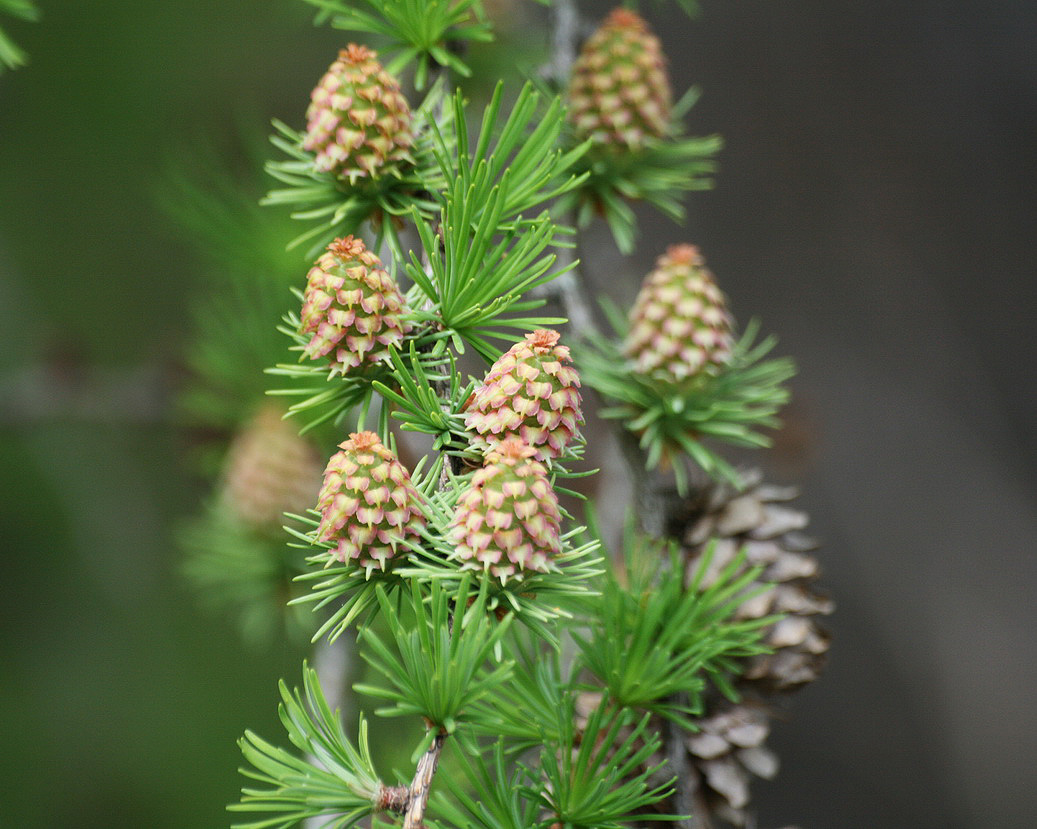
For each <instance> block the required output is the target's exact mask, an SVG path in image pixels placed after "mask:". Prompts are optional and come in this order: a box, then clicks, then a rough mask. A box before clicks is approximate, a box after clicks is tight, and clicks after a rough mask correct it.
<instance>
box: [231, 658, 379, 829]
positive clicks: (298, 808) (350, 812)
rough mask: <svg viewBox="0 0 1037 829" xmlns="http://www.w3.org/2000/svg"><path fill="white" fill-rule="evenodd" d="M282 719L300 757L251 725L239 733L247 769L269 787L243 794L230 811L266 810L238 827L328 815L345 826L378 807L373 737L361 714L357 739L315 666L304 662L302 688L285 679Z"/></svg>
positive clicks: (282, 826)
mask: <svg viewBox="0 0 1037 829" xmlns="http://www.w3.org/2000/svg"><path fill="white" fill-rule="evenodd" d="M280 689H281V700H282V701H281V704H280V706H279V709H278V710H279V713H280V717H281V722H282V723H283V724H284V727H285V729H286V731H287V732H288V738H289V740H290V741H291V743H292V745H294V746H295V747H296V749H297V750H299V751H301V752H303V754H304V755H305V756H304V757H300V756H298V755H296V754H293V753H292V752H289V751H286V750H284V749H282V748H278V747H276V746H275V745H273V744H271V743H269V742H267V741H266V740H264V739H263V738H262V737H260V736H259V735H257V734H255V733H253V732H251V731H246V732H245V736H244V737H243V738H242V739H241V740H240V741H239V745H240V746H241V752H242V754H243V755H244V757H245V759H246V760H247V761H248V762H249V763H250V764H251V766H252V768H242V769H241V773H242V774H243V775H245V776H246V777H248V778H250V779H252V780H256V781H258V782H259V783H261V784H264V785H265V788H254V787H251V786H250V787H246V788H243V789H242V793H241V802H240V803H236V804H233V805H231V806H228V807H227V808H228V809H229V810H230V811H232V812H259V813H263V814H266V815H270V814H271V813H273V815H274V816H273V817H264V818H261V819H258V820H254V821H250V822H248V823H236V824H234V829H287V827H290V826H296V825H297V824H298V823H299V822H301V821H304V820H306V819H308V818H325V819H326V821H327V822H325V823H323V824H322V825H323V826H327V827H335V829H345V827H349V826H353V825H355V824H356V823H358V822H359V821H361V820H363V819H364V818H366V817H368V816H370V815H371V814H373V813H375V812H376V811H377V810H378V799H379V795H380V793H381V791H382V788H383V787H382V784H381V783H380V782H379V779H378V775H377V773H376V772H375V769H374V764H373V762H372V759H371V752H370V749H369V748H368V744H367V723H366V722H365V720H364V718H363V716H361V717H360V725H359V730H358V733H357V742H356V745H354V744H353V743H352V742H351V741H350V740H349V738H348V737H346V735H345V732H344V731H343V729H342V724H341V722H340V720H339V714H338V711H337V710H336V711H334V712H332V710H331V707H330V706H329V705H328V702H327V700H326V699H325V696H324V692H323V690H322V689H321V687H320V681H319V680H318V678H317V672H316V671H314V670H313V669H312V668H310V667H308V666H307V665H306V664H304V665H303V690H302V691H300V690H299V689H298V688H296V689H295V690H294V691H289V689H288V686H287V685H286V684H285V682H284V680H282V681H281V682H280Z"/></svg>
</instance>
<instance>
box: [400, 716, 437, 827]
mask: <svg viewBox="0 0 1037 829" xmlns="http://www.w3.org/2000/svg"><path fill="white" fill-rule="evenodd" d="M446 737H447V735H446V732H444V731H440V732H438V733H437V734H436V736H435V737H433V738H432V745H430V746H429V747H428V751H426V752H425V753H424V754H422V755H421V759H420V760H418V765H417V767H416V768H415V769H414V779H413V780H412V781H411V784H410V793H409V795H408V800H407V813H406V814H405V815H404V816H403V829H421V827H422V826H424V820H425V809H426V807H427V806H428V798H429V794H430V793H431V791H432V778H433V777H434V776H435V774H436V767H437V766H438V765H439V755H440V754H441V753H442V751H443V743H444V742H446Z"/></svg>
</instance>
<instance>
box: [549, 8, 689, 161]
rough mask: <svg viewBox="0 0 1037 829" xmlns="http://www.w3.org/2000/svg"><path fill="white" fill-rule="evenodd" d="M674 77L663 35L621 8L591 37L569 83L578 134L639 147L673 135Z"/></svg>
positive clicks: (613, 144) (618, 145) (571, 111)
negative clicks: (664, 50) (661, 41)
mask: <svg viewBox="0 0 1037 829" xmlns="http://www.w3.org/2000/svg"><path fill="white" fill-rule="evenodd" d="M671 98H672V94H671V92H670V81H669V79H668V78H667V76H666V59H665V58H664V57H663V53H662V47H661V46H660V45H659V39H658V38H657V37H656V36H655V35H653V34H652V33H651V31H650V30H649V28H648V24H647V23H645V21H644V20H643V19H642V18H641V17H640V16H639V15H637V14H636V13H635V12H632V11H630V10H629V9H615V10H614V11H613V12H612V13H611V14H610V15H609V16H608V17H607V18H606V19H605V22H604V23H603V24H602V25H601V27H600V28H599V29H598V30H597V31H596V32H595V33H594V34H592V35H591V36H590V38H588V40H587V42H586V43H585V44H584V46H583V49H582V50H581V51H580V55H579V57H578V58H577V59H576V62H575V63H574V64H573V70H572V77H571V79H570V81H569V120H570V122H571V123H572V125H573V130H574V132H575V134H576V138H577V139H578V140H580V141H584V140H586V139H588V138H589V139H591V141H593V142H594V143H595V144H597V145H602V146H609V147H615V148H618V149H625V150H638V149H640V148H641V147H643V146H644V145H645V143H646V142H647V141H649V140H651V139H653V138H662V137H663V136H665V135H666V134H667V131H668V129H669V123H670V110H671V106H672V104H671Z"/></svg>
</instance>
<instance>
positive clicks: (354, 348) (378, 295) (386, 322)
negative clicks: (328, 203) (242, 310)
mask: <svg viewBox="0 0 1037 829" xmlns="http://www.w3.org/2000/svg"><path fill="white" fill-rule="evenodd" d="M306 280H307V281H306V292H305V294H304V295H303V306H302V313H301V314H300V318H301V323H302V324H301V327H300V332H301V333H303V334H312V335H313V336H312V337H311V338H310V341H309V342H308V343H307V344H306V347H305V349H304V350H303V353H304V354H305V355H306V356H307V357H309V358H310V359H311V360H316V359H318V358H320V357H327V358H328V359H329V360H330V361H331V364H332V371H333V372H337V373H339V374H346V373H348V372H349V371H351V370H353V369H357V368H359V367H360V366H363V365H370V364H372V363H377V362H379V361H382V360H388V358H389V348H388V346H390V345H396V346H398V345H399V344H400V343H401V342H403V337H404V335H405V334H407V332H409V331H410V324H409V323H408V322H406V321H405V320H404V319H403V318H402V314H403V312H404V310H405V308H404V300H403V294H401V293H400V289H399V287H397V285H396V282H395V281H393V278H392V277H391V276H389V274H388V273H386V272H385V271H384V270H383V269H382V263H381V260H379V258H378V257H377V256H375V255H374V254H373V253H371V251H369V250H368V249H367V248H366V247H365V246H364V243H363V242H362V241H361V240H360V239H357V238H356V237H354V236H346V237H345V238H344V239H336V240H335V241H334V242H332V243H331V244H330V245H328V249H327V251H326V252H325V253H323V254H321V257H320V259H318V260H317V262H316V264H314V266H313V267H312V268H310V272H309V274H307V277H306Z"/></svg>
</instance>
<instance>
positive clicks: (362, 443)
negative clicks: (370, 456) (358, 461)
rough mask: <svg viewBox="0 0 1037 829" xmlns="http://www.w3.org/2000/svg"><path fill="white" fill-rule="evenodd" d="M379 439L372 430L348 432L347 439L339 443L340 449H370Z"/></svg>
mask: <svg viewBox="0 0 1037 829" xmlns="http://www.w3.org/2000/svg"><path fill="white" fill-rule="evenodd" d="M379 443H381V441H380V440H379V439H378V435H376V434H375V433H374V432H350V434H349V440H347V441H346V442H345V443H341V444H339V448H340V449H347V450H348V449H352V450H354V451H357V452H359V451H361V450H363V449H370V448H371V447H372V446H377V445H378V444H379Z"/></svg>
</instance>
